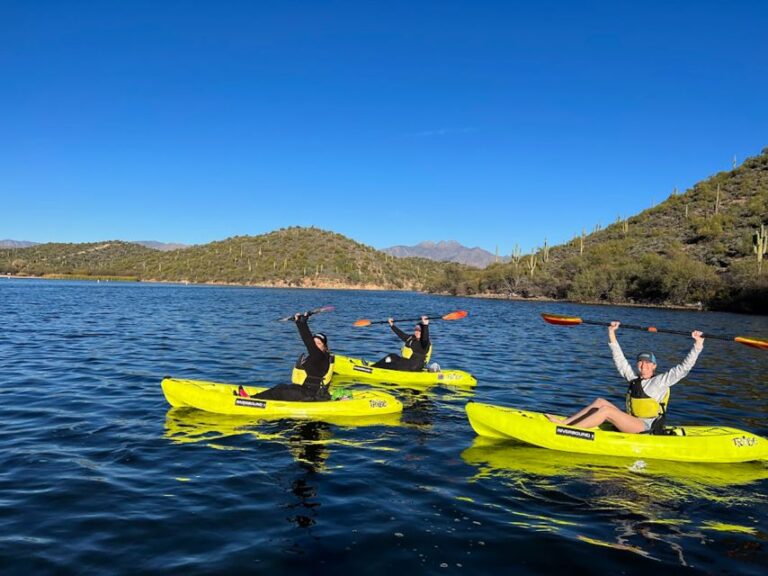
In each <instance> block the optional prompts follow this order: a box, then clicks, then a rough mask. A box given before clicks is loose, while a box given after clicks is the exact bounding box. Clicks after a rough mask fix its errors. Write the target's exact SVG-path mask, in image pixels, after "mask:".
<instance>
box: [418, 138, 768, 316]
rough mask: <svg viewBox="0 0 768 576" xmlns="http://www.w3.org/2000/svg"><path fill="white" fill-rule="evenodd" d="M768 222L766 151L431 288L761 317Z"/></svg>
mask: <svg viewBox="0 0 768 576" xmlns="http://www.w3.org/2000/svg"><path fill="white" fill-rule="evenodd" d="M766 224H768V149H766V150H764V151H763V153H762V154H761V155H760V156H757V157H754V158H750V159H749V160H747V161H746V162H744V164H743V165H741V166H740V167H738V168H736V169H734V170H732V171H730V172H721V173H719V174H716V175H715V176H712V177H711V178H709V179H707V180H705V181H703V182H700V183H698V184H696V185H695V186H694V187H693V188H692V189H690V190H688V191H687V192H685V193H684V194H678V193H677V192H674V193H673V194H672V195H671V196H670V197H669V198H668V199H667V200H665V201H664V202H662V203H661V204H659V205H657V206H654V207H653V208H650V209H649V210H645V211H644V212H642V213H640V214H638V215H636V216H632V217H630V218H627V219H622V218H617V220H616V222H614V223H612V224H611V225H609V226H607V227H605V228H601V227H600V226H596V228H595V230H594V231H593V232H592V233H590V234H587V233H586V232H583V233H582V234H581V235H579V236H577V237H576V238H574V239H573V240H571V241H570V242H568V243H566V244H564V245H560V246H554V247H549V246H547V245H546V242H545V243H544V245H543V247H542V248H540V249H538V250H537V251H536V252H535V253H533V254H520V253H519V252H518V253H515V254H513V255H512V257H511V261H510V262H509V263H507V264H494V265H492V266H489V267H488V268H485V269H484V270H480V271H473V270H460V269H458V268H457V269H453V270H452V271H450V272H448V273H447V274H444V275H443V276H442V277H441V278H439V279H438V280H437V281H436V282H435V283H433V284H430V285H429V286H428V289H431V290H436V291H449V292H452V293H454V294H506V295H508V296H521V297H547V298H558V299H568V300H574V301H579V302H605V303H637V304H653V305H678V306H700V307H702V308H712V309H728V310H735V311H744V312H754V313H763V314H765V313H768V265H766V266H765V267H763V266H762V258H763V256H764V255H765V256H768V249H767V248H768V241H767V240H766V236H768V234H767V233H766V229H768V226H765V225H766ZM763 268H764V269H763Z"/></svg>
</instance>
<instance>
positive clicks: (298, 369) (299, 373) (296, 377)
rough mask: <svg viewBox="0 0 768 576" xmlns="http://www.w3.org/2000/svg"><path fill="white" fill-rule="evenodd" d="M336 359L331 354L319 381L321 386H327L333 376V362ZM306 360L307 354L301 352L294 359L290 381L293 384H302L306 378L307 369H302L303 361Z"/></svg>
mask: <svg viewBox="0 0 768 576" xmlns="http://www.w3.org/2000/svg"><path fill="white" fill-rule="evenodd" d="M335 359H336V357H335V356H334V355H333V354H331V357H330V359H329V362H328V371H327V372H326V373H325V374H324V375H323V378H322V380H321V381H320V384H322V385H323V386H327V385H328V384H330V382H331V377H332V376H333V362H334V360H335ZM306 360H307V355H306V354H302V355H301V356H299V359H298V360H297V361H296V364H295V365H294V367H293V372H292V373H291V382H293V383H294V384H304V382H306V380H307V371H306V370H305V369H304V363H305V362H306Z"/></svg>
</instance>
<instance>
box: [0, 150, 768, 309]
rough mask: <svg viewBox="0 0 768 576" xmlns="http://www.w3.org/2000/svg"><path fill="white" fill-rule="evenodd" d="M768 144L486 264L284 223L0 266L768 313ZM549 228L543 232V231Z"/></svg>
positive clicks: (20, 253) (40, 248) (11, 256)
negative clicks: (639, 208) (686, 185)
mask: <svg viewBox="0 0 768 576" xmlns="http://www.w3.org/2000/svg"><path fill="white" fill-rule="evenodd" d="M766 224H768V149H766V150H764V151H763V153H762V154H761V155H760V156H757V157H755V158H750V159H749V160H747V161H746V162H744V164H743V165H742V166H740V167H738V168H736V169H734V170H732V171H730V172H722V173H719V174H716V175H715V176H712V177H711V178H709V179H707V180H705V181H703V182H700V183H698V184H696V185H695V186H694V187H693V188H691V189H690V190H688V191H686V192H685V193H684V194H678V193H677V192H675V193H673V194H672V195H671V196H670V197H669V198H668V199H667V200H665V201H664V202H662V203H661V204H659V205H657V206H654V207H653V208H650V209H649V210H645V211H644V212H642V213H640V214H638V215H636V216H632V217H630V218H627V219H622V218H618V219H617V220H616V222H614V223H612V224H611V225H609V226H606V227H605V228H602V227H600V226H598V227H596V229H595V230H594V231H593V232H592V233H591V234H587V233H586V232H583V233H582V234H580V235H579V236H577V237H576V238H574V239H573V240H571V241H570V242H567V243H565V244H562V245H559V246H551V247H550V246H548V245H547V244H546V241H545V243H544V246H543V247H542V248H541V249H539V250H537V251H536V252H535V253H532V254H521V253H519V252H518V251H516V253H515V254H513V255H512V256H511V257H510V259H509V261H508V262H506V263H503V264H502V263H499V264H493V265H491V266H489V267H487V268H485V269H484V270H477V269H472V268H469V267H467V266H464V265H461V264H455V263H445V262H435V261H432V260H427V259H424V258H396V257H393V256H390V255H388V254H385V253H384V252H379V251H377V250H375V249H373V248H371V247H370V246H365V245H363V244H360V243H357V242H354V241H353V240H350V239H349V238H346V237H344V236H342V235H340V234H335V233H333V232H327V231H323V230H319V229H317V228H286V229H281V230H278V231H275V232H271V233H269V234H263V235H260V236H236V237H234V238H229V239H227V240H223V241H220V242H212V243H210V244H206V245H203V246H192V247H189V248H184V249H178V250H172V251H167V252H161V251H159V250H153V249H150V248H147V247H144V246H140V245H138V244H133V243H128V242H121V241H111V242H100V243H89V244H39V245H35V246H31V247H28V248H2V249H0V273H2V274H14V275H29V276H55V277H62V276H64V277H78V278H97V277H98V278H107V277H109V278H121V279H131V278H132V279H136V280H159V281H174V282H195V283H236V284H244V285H261V286H265V285H266V286H305V287H367V288H384V289H405V290H426V291H431V292H439V293H451V294H458V295H506V296H510V297H511V296H518V297H524V298H526V297H527V298H532V297H546V298H556V299H568V300H573V301H579V302H605V303H636V304H652V305H680V306H699V307H704V308H716V309H725V310H736V311H745V312H754V313H761V314H768V265H766V266H765V267H763V266H762V263H763V262H762V259H763V257H764V256H768V231H767V230H766V228H768V226H766ZM542 236H544V234H542Z"/></svg>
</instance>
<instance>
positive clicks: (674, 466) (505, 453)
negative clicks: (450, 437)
mask: <svg viewBox="0 0 768 576" xmlns="http://www.w3.org/2000/svg"><path fill="white" fill-rule="evenodd" d="M461 458H462V459H463V460H464V461H465V462H466V463H467V464H470V465H472V466H477V467H479V468H480V469H481V472H480V476H490V475H495V474H497V473H498V474H502V475H511V476H538V477H544V478H552V477H560V478H563V477H583V476H587V477H589V478H590V480H611V479H619V478H627V477H630V478H636V475H634V474H633V473H636V474H637V475H642V476H653V477H659V478H660V479H661V478H663V479H666V480H670V481H673V482H676V483H679V484H685V485H689V486H708V487H727V486H735V485H740V484H749V483H750V482H756V481H759V480H766V479H768V467H767V466H766V465H765V464H763V463H762V462H749V463H747V462H744V463H730V464H702V463H699V462H674V461H670V460H651V459H649V460H648V461H644V460H639V459H637V458H626V457H619V456H603V455H600V456H596V455H594V454H578V453H575V452H559V451H554V450H552V451H548V450H542V449H541V448H537V447H535V446H527V445H525V444H519V443H516V442H510V441H504V440H493V439H491V438H485V437H482V436H478V437H476V438H475V440H474V442H473V443H472V446H470V447H469V448H467V449H466V450H464V452H462V453H461Z"/></svg>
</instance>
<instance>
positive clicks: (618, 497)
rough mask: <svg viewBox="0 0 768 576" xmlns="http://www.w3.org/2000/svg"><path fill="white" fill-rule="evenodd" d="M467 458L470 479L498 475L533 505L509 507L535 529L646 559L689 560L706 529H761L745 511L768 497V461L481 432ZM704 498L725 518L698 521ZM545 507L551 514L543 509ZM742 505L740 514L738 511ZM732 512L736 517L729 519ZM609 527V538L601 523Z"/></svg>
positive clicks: (750, 532) (520, 522) (744, 533)
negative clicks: (626, 453) (617, 452)
mask: <svg viewBox="0 0 768 576" xmlns="http://www.w3.org/2000/svg"><path fill="white" fill-rule="evenodd" d="M461 457H462V459H463V460H464V462H466V463H467V464H469V465H471V466H473V467H475V468H477V472H476V473H475V474H474V476H472V477H471V479H470V482H484V481H501V482H502V484H503V485H504V486H507V487H508V488H509V487H512V488H514V492H513V493H514V494H515V496H514V497H510V498H511V499H517V498H520V497H522V498H524V499H525V500H526V501H527V503H528V504H529V505H530V503H536V510H537V513H536V514H530V513H527V512H526V510H525V506H520V505H519V504H520V502H519V501H518V502H515V505H511V506H509V510H508V514H509V515H510V516H511V517H512V520H511V523H513V524H515V525H517V526H521V527H527V528H528V529H530V530H534V531H537V532H540V531H549V532H557V533H560V534H563V535H565V536H567V537H570V538H574V539H576V540H578V541H580V542H584V543H588V544H591V545H596V546H607V547H610V548H615V549H618V550H623V551H629V552H633V553H636V554H639V555H641V556H645V557H656V558H657V559H658V556H659V555H660V554H663V553H664V552H663V551H662V549H663V547H662V549H660V548H659V544H660V543H664V544H665V545H666V547H667V548H666V550H668V552H666V553H667V554H669V555H671V556H672V557H674V558H676V560H677V562H678V563H679V564H680V565H682V566H687V565H688V562H687V561H686V559H685V554H684V546H683V544H684V543H685V541H686V540H695V541H697V542H701V541H704V540H706V535H705V533H706V532H710V531H714V530H717V531H720V532H729V533H730V534H731V535H734V536H741V537H749V536H754V535H755V534H757V532H756V530H755V526H751V525H750V523H751V522H757V519H751V518H750V517H749V515H748V514H746V515H745V514H744V513H743V511H747V512H749V510H750V509H753V507H754V506H755V505H756V504H758V503H765V502H766V501H768V496H767V494H766V488H767V487H768V486H767V485H766V482H765V481H766V480H768V466H766V465H765V464H763V463H760V462H753V463H740V464H697V463H687V462H672V461H664V460H638V459H632V458H621V457H607V456H599V457H597V456H592V455H588V454H576V453H569V452H558V451H554V450H545V449H541V448H536V447H532V446H526V445H523V444H518V443H510V442H505V441H501V442H500V441H495V440H492V439H488V438H482V437H477V438H476V439H475V440H474V442H473V444H472V446H470V447H469V448H467V449H466V450H464V451H463V452H462V454H461ZM701 501H707V502H708V504H709V506H710V512H709V513H710V514H711V513H712V511H713V510H717V511H719V514H718V515H717V517H718V518H721V519H722V521H720V522H717V526H716V527H713V526H712V522H711V519H704V520H699V519H698V518H697V517H696V514H695V510H693V511H691V509H690V508H689V507H688V506H687V504H689V503H691V502H696V503H700V502H701ZM542 510H543V511H546V512H548V513H542ZM739 510H742V513H739ZM729 517H730V518H731V519H732V520H733V522H727V521H726V519H728V518H729ZM606 522H607V523H608V524H610V525H612V527H613V529H612V532H613V534H614V538H615V540H609V539H606V531H605V530H601V529H600V525H601V524H602V523H606Z"/></svg>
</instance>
